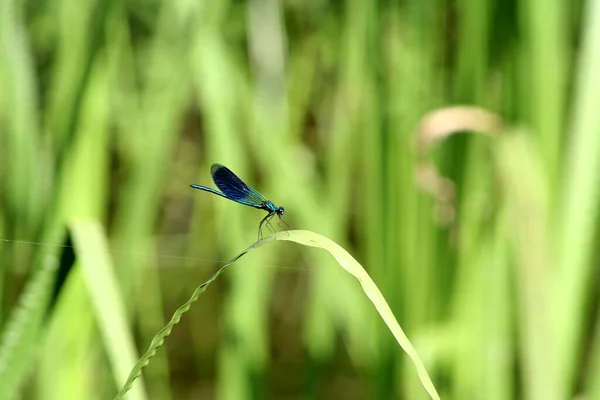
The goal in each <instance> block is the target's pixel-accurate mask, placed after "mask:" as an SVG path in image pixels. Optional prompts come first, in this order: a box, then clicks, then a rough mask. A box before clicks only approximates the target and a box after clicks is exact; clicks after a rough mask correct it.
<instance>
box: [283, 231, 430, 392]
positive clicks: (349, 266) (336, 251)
mask: <svg viewBox="0 0 600 400" xmlns="http://www.w3.org/2000/svg"><path fill="white" fill-rule="evenodd" d="M274 236H275V238H276V239H277V240H287V241H293V242H296V243H299V244H303V245H305V246H310V247H318V248H320V249H323V250H327V251H328V252H329V253H330V254H331V255H332V256H333V257H334V258H335V259H336V261H337V262H338V263H339V264H340V266H341V267H342V268H343V269H345V270H346V271H347V272H348V273H350V274H351V275H352V276H354V277H355V278H356V279H358V281H359V282H360V284H361V286H362V289H363V291H364V292H365V294H366V295H367V297H368V298H369V300H371V303H373V305H374V306H375V309H376V310H377V312H378V313H379V315H380V316H381V318H382V319H383V321H384V322H385V324H386V325H387V327H388V328H389V329H390V331H391V332H392V335H394V338H396V341H397V342H398V344H399V345H400V347H402V349H403V350H404V351H405V352H406V354H408V356H409V357H410V358H411V360H412V361H413V363H414V365H415V368H416V369H417V374H418V375H419V379H420V380H421V383H422V384H423V387H424V388H425V390H426V391H427V393H429V395H430V397H431V398H432V399H438V400H439V398H440V397H439V395H438V393H437V391H436V389H435V387H434V386H433V382H432V381H431V378H430V377H429V375H428V374H427V370H425V366H424V365H423V361H421V358H420V357H419V355H418V354H417V351H416V350H415V348H414V347H413V346H412V344H411V343H410V341H409V340H408V337H406V334H405V333H404V331H403V330H402V328H401V327H400V325H399V324H398V321H396V317H394V314H393V313H392V310H391V309H390V306H389V305H388V304H387V302H386V301H385V299H384V298H383V295H382V294H381V292H380V291H379V289H378V288H377V285H375V283H374V282H373V280H372V279H371V277H370V276H369V274H367V271H365V269H364V268H363V267H362V266H361V265H360V264H359V263H358V262H357V261H356V260H355V259H354V258H353V257H352V256H351V255H350V254H349V253H348V252H347V251H346V250H344V249H343V248H342V247H340V246H339V245H338V244H336V243H335V242H333V241H332V240H331V239H328V238H326V237H324V236H321V235H319V234H316V233H314V232H311V231H303V230H298V231H287V232H279V233H277V234H276V235H274Z"/></svg>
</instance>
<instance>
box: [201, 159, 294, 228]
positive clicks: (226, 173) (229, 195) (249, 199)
mask: <svg viewBox="0 0 600 400" xmlns="http://www.w3.org/2000/svg"><path fill="white" fill-rule="evenodd" d="M210 174H211V176H212V179H213V181H214V182H215V185H217V187H218V188H219V189H220V190H221V191H218V190H216V189H213V188H210V187H208V186H202V185H197V184H195V183H194V184H191V185H190V186H191V187H193V188H194V189H199V190H204V191H205V192H209V193H213V194H216V195H217V196H221V197H224V198H226V199H229V200H232V201H235V202H236V203H239V204H243V205H246V206H250V207H254V208H259V209H261V210H265V211H266V212H267V213H268V214H267V216H266V217H264V218H263V219H262V220H261V221H260V224H259V225H258V238H259V239H260V238H262V227H263V225H265V224H266V226H267V228H268V229H269V231H271V232H275V231H274V229H272V226H271V223H270V221H271V219H272V218H273V217H274V216H275V215H277V216H278V217H279V220H280V221H283V220H282V219H281V216H282V215H283V214H284V213H285V209H284V208H283V207H278V206H276V205H275V204H273V202H272V201H271V200H268V199H267V198H266V197H265V196H263V195H262V194H261V193H260V192H259V191H258V190H256V189H254V188H253V187H251V186H249V185H247V184H246V183H245V182H244V181H243V180H241V179H240V178H239V177H238V176H237V175H236V174H234V173H233V172H232V171H231V170H230V169H229V168H227V167H226V166H224V165H221V164H213V165H212V166H211V167H210ZM283 223H284V224H285V221H283ZM286 225H287V224H286ZM288 227H289V225H288Z"/></svg>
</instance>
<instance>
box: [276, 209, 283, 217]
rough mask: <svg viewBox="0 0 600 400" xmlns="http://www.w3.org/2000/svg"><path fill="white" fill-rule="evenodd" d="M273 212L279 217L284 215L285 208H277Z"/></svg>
mask: <svg viewBox="0 0 600 400" xmlns="http://www.w3.org/2000/svg"><path fill="white" fill-rule="evenodd" d="M275 212H276V213H277V215H279V216H280V217H281V216H282V215H283V214H285V208H283V207H279V208H278V209H277V211H275Z"/></svg>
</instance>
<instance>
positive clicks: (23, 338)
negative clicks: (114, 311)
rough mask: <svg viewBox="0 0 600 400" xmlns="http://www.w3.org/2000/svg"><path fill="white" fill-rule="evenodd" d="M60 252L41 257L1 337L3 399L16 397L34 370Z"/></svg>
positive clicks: (48, 250)
mask: <svg viewBox="0 0 600 400" xmlns="http://www.w3.org/2000/svg"><path fill="white" fill-rule="evenodd" d="M61 250H62V249H61V248H60V247H46V248H44V250H43V251H41V252H40V253H39V254H38V257H39V259H38V262H39V266H36V268H35V272H34V274H33V275H32V277H31V278H30V280H29V282H28V284H27V285H26V286H25V289H24V290H23V293H22V295H21V297H20V299H19V303H18V305H17V306H16V307H15V308H13V311H12V313H11V315H10V319H9V320H8V321H7V323H6V325H5V329H4V330H3V331H2V334H1V335H0V388H1V389H0V400H4V399H12V398H14V397H15V395H16V393H17V392H18V390H19V388H20V387H21V386H22V384H23V382H24V380H25V377H26V376H27V374H28V372H30V371H31V369H33V364H34V362H33V359H34V357H35V355H36V349H37V345H38V344H39V341H40V331H41V327H42V324H43V321H44V318H45V316H46V313H47V311H48V305H49V303H50V300H51V295H52V288H53V285H54V281H55V277H56V270H57V269H58V266H59V262H60V260H59V254H60V251H61Z"/></svg>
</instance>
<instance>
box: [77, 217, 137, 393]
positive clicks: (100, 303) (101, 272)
mask: <svg viewBox="0 0 600 400" xmlns="http://www.w3.org/2000/svg"><path fill="white" fill-rule="evenodd" d="M71 233H72V235H73V241H74V243H75V250H76V254H77V257H78V258H79V259H80V260H81V266H82V268H83V277H84V279H85V282H86V286H87V290H88V292H89V295H90V300H91V304H92V306H93V308H94V310H95V313H96V317H97V319H98V326H99V328H100V332H101V333H102V336H103V338H104V343H105V347H106V349H107V353H108V358H109V361H110V364H111V365H112V370H113V376H114V380H115V383H116V385H117V386H119V385H120V384H121V383H122V382H123V381H124V380H125V379H126V378H127V374H128V372H129V366H130V365H131V364H132V363H133V362H135V359H136V358H137V353H136V350H135V344H134V340H133V337H132V335H131V333H130V331H129V329H128V326H129V325H131V324H130V323H128V321H127V312H126V308H125V305H124V301H123V298H122V297H121V294H120V291H119V286H118V283H117V279H116V277H115V273H114V267H113V263H112V260H111V259H110V256H109V252H108V244H107V238H106V234H105V233H104V230H103V228H102V225H100V223H99V222H97V221H95V220H88V221H83V220H82V221H77V222H74V223H72V224H71ZM132 398H134V399H140V400H141V399H145V398H147V396H146V394H145V390H144V387H143V386H138V387H137V389H136V390H135V391H134V392H133V393H132Z"/></svg>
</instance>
